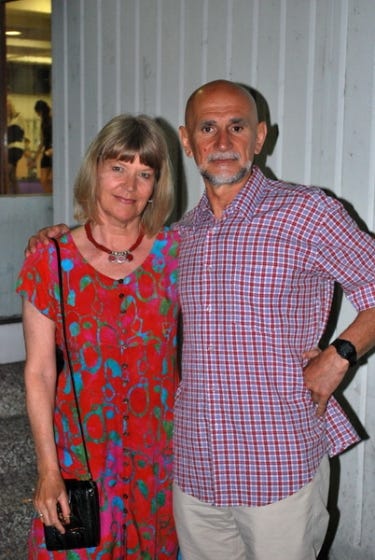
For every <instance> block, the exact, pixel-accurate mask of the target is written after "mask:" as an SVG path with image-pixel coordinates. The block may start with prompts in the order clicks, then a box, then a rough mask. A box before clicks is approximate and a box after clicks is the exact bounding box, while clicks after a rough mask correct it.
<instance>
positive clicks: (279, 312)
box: [174, 80, 375, 560]
mask: <svg viewBox="0 0 375 560" xmlns="http://www.w3.org/2000/svg"><path fill="white" fill-rule="evenodd" d="M266 132H267V131H266V125H265V123H263V122H260V123H258V121H257V111H256V106H255V103H254V100H253V99H252V97H251V96H250V95H249V94H248V92H247V91H246V90H245V89H242V88H241V87H239V86H238V85H236V84H234V83H231V82H227V81H223V80H219V81H215V82H211V83H208V84H206V85H204V86H202V87H201V88H199V89H198V90H196V91H195V92H194V93H193V94H192V96H191V97H190V99H189V100H188V103H187V108H186V119H185V126H182V127H181V128H180V137H181V142H182V145H183V147H184V150H185V153H186V154H187V156H189V157H193V158H194V159H195V162H196V164H197V166H198V168H199V170H200V173H201V175H202V177H203V180H204V184H205V193H204V195H203V197H202V199H201V201H200V202H199V204H198V206H197V207H196V208H194V209H193V210H192V211H191V212H189V213H188V214H187V215H186V216H185V218H183V219H182V220H181V222H180V223H179V224H178V228H179V230H180V232H181V239H182V241H181V249H180V276H179V286H180V288H179V290H180V298H181V306H182V314H183V323H184V329H183V332H184V336H183V352H182V382H181V386H180V387H179V389H178V392H177V396H176V401H175V436H174V446H175V447H174V449H175V498H174V500H175V503H174V507H175V520H176V524H177V528H178V534H179V541H180V546H181V549H182V553H183V557H184V559H185V560H206V559H207V560H212V559H215V560H229V559H230V560H245V559H250V558H251V559H254V560H270V559H271V558H275V559H277V560H284V559H285V560H305V559H306V560H310V559H312V558H316V556H317V554H318V552H319V550H320V548H321V545H322V542H323V540H324V536H325V533H326V529H327V522H328V515H327V512H326V503H327V493H328V475H329V472H328V468H327V467H328V461H327V454H330V455H334V454H337V453H339V452H341V451H343V450H344V449H345V448H347V447H348V446H349V445H352V444H353V443H354V442H356V441H357V439H358V437H357V435H356V433H355V432H354V430H353V428H352V427H351V426H350V424H349V422H348V420H347V419H346V417H345V415H344V414H343V412H342V411H341V409H340V407H339V405H338V403H337V402H336V401H335V400H334V399H333V397H331V395H332V393H333V391H334V390H335V389H336V387H337V386H338V385H339V383H340V382H341V380H342V379H343V377H344V375H345V373H346V372H347V370H348V367H349V364H350V363H352V364H354V363H355V361H356V359H357V358H358V357H359V356H362V355H363V354H364V353H365V352H367V351H368V350H369V349H370V348H371V347H372V346H373V345H374V343H375V274H374V264H375V244H374V241H373V240H372V239H371V238H370V237H369V236H367V235H365V234H364V233H362V232H360V231H359V230H358V228H357V227H356V226H355V225H354V223H353V222H352V220H351V219H350V218H349V217H348V215H347V214H346V212H345V211H344V209H343V208H342V206H341V204H340V203H339V202H338V201H336V200H334V199H333V198H329V197H327V196H326V195H325V194H324V193H323V192H322V191H320V190H319V189H314V188H306V187H303V186H292V185H288V184H285V183H282V182H273V181H269V180H267V179H266V178H265V177H264V176H263V175H262V173H261V172H260V170H259V169H257V168H256V167H254V166H253V158H254V155H255V154H258V153H259V152H260V151H261V149H262V146H263V142H264V140H265V137H266ZM335 281H338V282H339V283H340V284H341V285H342V287H343V290H344V292H345V294H346V295H347V297H348V298H349V299H350V301H351V302H352V303H353V305H354V306H355V307H356V309H357V311H358V315H357V318H356V320H355V321H354V322H353V323H352V324H351V325H350V326H349V327H348V328H347V329H346V330H345V331H344V332H343V333H342V334H341V335H340V337H339V340H338V341H336V342H335V343H334V344H333V345H330V346H328V348H326V349H325V350H323V351H322V352H321V353H320V354H319V355H318V356H316V357H313V358H312V359H311V360H310V361H309V363H308V364H307V365H306V363H307V360H306V359H304V357H305V358H306V357H310V356H311V355H312V354H309V353H307V352H308V351H309V350H310V349H312V348H314V347H316V346H317V344H318V342H319V340H320V338H321V337H322V335H323V332H324V330H325V327H326V323H327V318H328V314H329V310H330V306H331V301H332V294H333V288H334V282H335Z"/></svg>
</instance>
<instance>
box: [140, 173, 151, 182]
mask: <svg viewBox="0 0 375 560" xmlns="http://www.w3.org/2000/svg"><path fill="white" fill-rule="evenodd" d="M140 175H141V177H142V179H146V180H149V179H151V177H152V173H150V172H149V171H142V173H141V174H140Z"/></svg>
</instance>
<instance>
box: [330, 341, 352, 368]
mask: <svg viewBox="0 0 375 560" xmlns="http://www.w3.org/2000/svg"><path fill="white" fill-rule="evenodd" d="M331 346H334V347H335V348H336V352H337V353H338V355H339V356H341V357H342V358H344V360H348V362H349V365H350V366H354V365H355V364H356V363H357V351H356V349H355V346H354V345H353V344H352V343H351V342H349V340H344V339H343V338H336V340H334V341H333V342H331Z"/></svg>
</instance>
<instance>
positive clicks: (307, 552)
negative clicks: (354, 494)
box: [173, 457, 329, 560]
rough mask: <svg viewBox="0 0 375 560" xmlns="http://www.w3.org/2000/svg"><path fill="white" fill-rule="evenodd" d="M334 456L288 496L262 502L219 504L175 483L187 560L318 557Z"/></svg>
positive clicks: (180, 534) (178, 521)
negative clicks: (224, 505) (198, 496)
mask: <svg viewBox="0 0 375 560" xmlns="http://www.w3.org/2000/svg"><path fill="white" fill-rule="evenodd" d="M328 489H329V461H328V457H324V459H323V460H322V462H321V464H320V467H319V469H318V471H317V473H316V475H315V477H314V479H313V480H312V481H311V482H310V483H309V484H307V485H306V486H305V487H303V488H302V489H301V490H300V491H299V492H296V493H295V494H293V495H291V496H289V497H288V498H286V499H285V500H281V501H279V502H275V503H273V504H269V505H267V506H262V507H215V506H211V505H209V504H206V503H204V502H201V501H199V500H197V499H196V498H193V497H192V496H189V495H188V494H185V493H183V492H182V491H181V490H180V488H179V487H178V486H177V485H176V484H175V485H174V489H173V490H174V499H173V501H174V517H175V522H176V527H177V533H178V539H179V544H180V548H181V552H182V556H183V560H313V559H315V558H316V557H317V555H318V553H319V550H320V548H321V546H322V544H323V541H324V538H325V535H326V531H327V527H328V520H329V515H328V512H327V509H326V507H327V499H328Z"/></svg>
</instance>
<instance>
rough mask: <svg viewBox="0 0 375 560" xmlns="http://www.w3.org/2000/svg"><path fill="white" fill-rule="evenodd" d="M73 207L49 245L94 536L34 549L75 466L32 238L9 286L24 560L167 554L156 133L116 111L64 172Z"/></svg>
mask: <svg viewBox="0 0 375 560" xmlns="http://www.w3.org/2000/svg"><path fill="white" fill-rule="evenodd" d="M75 204H76V208H75V216H76V218H77V219H78V220H79V221H80V222H83V223H84V224H85V225H83V226H81V227H79V228H77V229H75V230H73V231H72V232H69V233H68V234H67V235H65V236H64V237H62V238H61V239H60V240H59V242H60V250H61V258H62V265H63V277H64V278H63V282H64V286H65V290H64V303H65V320H66V325H67V331H68V333H69V341H68V345H69V349H70V354H71V358H72V362H73V369H74V376H75V380H76V385H77V386H78V391H79V404H80V408H81V417H82V419H83V425H84V431H85V438H86V445H87V451H88V455H89V462H90V467H91V471H92V474H93V478H94V480H96V482H97V483H98V486H99V496H100V504H101V535H102V536H101V542H100V545H99V546H98V547H96V548H94V549H81V550H77V551H75V556H69V554H67V553H63V552H58V553H51V552H47V551H46V550H45V545H44V540H43V526H42V521H43V522H44V523H46V524H48V525H51V524H52V525H54V526H55V527H56V528H58V529H60V530H62V529H63V527H62V525H61V523H60V522H59V520H58V517H57V512H56V502H58V503H59V504H60V506H61V509H62V512H63V515H64V516H66V515H68V514H69V510H68V504H67V499H66V494H65V489H64V484H63V480H62V477H64V478H80V476H82V475H83V474H84V473H85V469H84V465H83V462H82V460H81V450H80V438H79V433H78V427H77V424H76V421H75V418H74V416H73V414H72V410H73V409H74V401H73V395H72V394H71V390H70V384H69V378H68V376H67V375H68V374H67V371H66V369H65V370H64V371H63V373H61V374H60V375H59V376H58V377H57V375H56V368H55V340H56V341H57V343H58V344H59V345H60V346H62V345H63V344H62V331H61V317H60V315H59V298H58V278H57V268H56V252H55V247H54V246H53V245H52V244H50V245H49V246H48V247H46V246H45V245H41V246H39V247H38V249H37V250H36V251H35V252H34V253H33V254H31V255H30V256H29V257H28V258H27V259H26V261H25V263H24V266H23V269H22V271H21V274H20V278H19V283H18V288H17V290H18V292H19V293H20V294H21V295H22V296H23V319H24V330H25V340H26V356H27V358H26V366H25V380H26V395H27V409H28V414H29V418H30V422H31V428H32V432H33V436H34V440H35V447H36V454H37V462H38V475H39V478H38V485H37V490H36V495H35V508H36V511H37V512H38V514H39V516H37V517H36V518H35V519H34V520H33V524H32V533H31V538H30V543H29V559H31V558H33V559H38V560H43V559H47V558H49V559H51V558H56V559H63V558H66V559H71V558H84V559H93V558H98V559H99V558H100V560H109V559H111V560H120V559H129V560H130V559H142V560H143V559H158V560H162V559H167V558H176V554H177V540H176V535H175V530H174V524H173V517H172V497H171V491H172V488H171V483H172V480H171V478H172V439H171V438H172V407H173V397H174V392H175V388H176V385H177V382H178V375H177V364H176V323H177V315H178V301H177V251H178V238H177V234H176V233H172V232H170V231H168V230H167V229H166V228H164V229H163V227H162V226H163V224H164V222H165V220H166V218H167V217H168V215H169V213H170V210H171V207H172V186H171V177H170V170H169V164H168V156H167V147H166V144H165V140H164V138H163V135H162V133H161V131H160V129H159V128H158V126H157V125H156V123H155V122H154V121H153V120H151V119H149V118H148V117H145V116H139V117H131V116H126V115H122V116H118V117H115V118H114V119H112V120H111V121H110V122H109V123H108V124H107V125H106V126H105V127H104V128H103V129H102V131H101V132H99V134H98V135H97V137H96V138H95V139H94V141H93V143H92V144H91V146H90V147H89V149H88V152H87V154H86V156H85V158H84V160H83V163H82V165H81V168H80V171H79V173H78V177H77V180H76V184H75ZM66 362H67V360H66V359H65V363H66ZM55 387H56V389H55ZM53 424H54V425H55V432H56V433H55V437H54V435H53V429H54V428H53ZM60 469H61V474H60ZM70 554H71V553H70Z"/></svg>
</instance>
